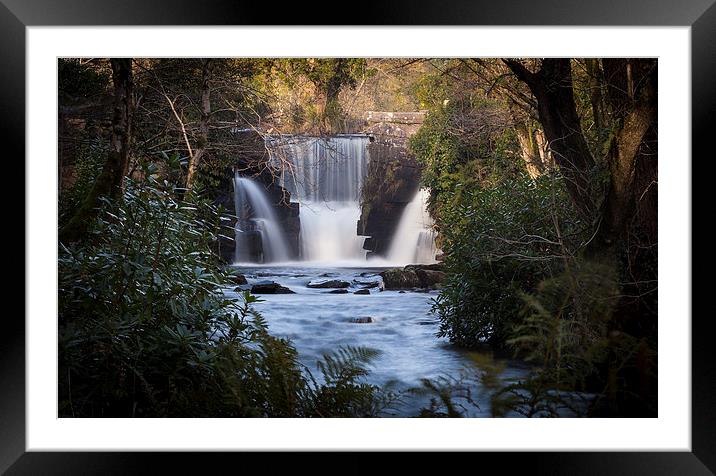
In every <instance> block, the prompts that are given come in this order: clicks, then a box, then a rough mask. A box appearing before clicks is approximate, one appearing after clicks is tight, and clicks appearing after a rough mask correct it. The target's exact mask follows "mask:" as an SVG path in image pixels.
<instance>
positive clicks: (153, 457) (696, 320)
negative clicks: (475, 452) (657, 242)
mask: <svg viewBox="0 0 716 476" xmlns="http://www.w3.org/2000/svg"><path fill="white" fill-rule="evenodd" d="M714 1H715V0H681V1H680V2H669V1H665V0H621V1H618V2H617V1H595V0H590V1H587V0H579V1H578V0H540V1H534V0H532V1H531V0H511V1H503V2H495V1H494V0H493V1H487V0H460V1H453V2H451V3H450V4H449V5H448V4H445V3H443V2H428V1H417V0H411V1H408V0H397V1H396V0H393V1H391V2H390V3H387V2H375V1H367V2H361V3H360V5H355V6H354V8H355V11H354V12H353V14H352V15H346V14H341V13H339V10H337V9H334V7H335V4H328V3H326V4H324V2H314V3H311V4H306V3H297V4H293V5H292V4H283V5H281V6H280V7H279V5H280V4H275V5H268V4H266V3H262V2H239V1H231V0H204V1H198V0H141V1H140V0H125V1H122V2H118V1H108V0H94V1H85V0H0V36H2V41H0V54H1V55H2V62H1V63H0V79H1V80H0V85H2V87H0V96H1V97H2V107H1V109H0V111H2V113H1V114H0V122H1V124H2V128H1V129H0V130H2V132H3V136H4V141H3V142H4V144H3V145H4V151H5V157H6V159H7V160H9V158H12V163H13V164H14V166H13V165H12V164H9V165H6V166H5V173H6V174H8V173H9V174H13V175H12V177H13V179H12V181H15V182H18V180H16V179H15V178H14V177H24V178H25V180H28V179H29V177H26V176H25V172H24V161H21V160H19V158H20V157H25V139H24V138H25V93H26V90H25V60H26V56H25V55H26V51H25V29H26V27H28V26H52V25H57V26H60V25H61V26H82V25H261V24H272V25H285V24H289V23H291V24H305V25H316V24H322V23H323V22H322V21H319V20H318V19H319V17H318V16H317V12H323V13H324V14H325V13H329V14H328V15H326V22H325V24H336V23H337V24H341V23H345V22H350V23H351V24H355V25H359V24H360V25H363V24H367V23H368V22H367V21H366V20H372V24H373V25H405V26H409V25H499V26H502V25H510V26H521V25H533V26H537V25H540V26H541V25H545V26H553V25H566V26H615V25H624V26H690V27H691V60H692V64H691V67H692V70H691V78H692V84H691V86H692V156H693V157H699V158H702V159H707V158H708V157H710V156H712V155H713V146H712V144H711V142H712V140H711V136H712V135H713V127H714V125H715V124H716V121H715V119H716V87H714V85H715V84H716V4H715V3H714ZM351 8H353V7H351ZM331 12H335V14H334V15H330V13H331ZM672 159H676V158H672ZM47 161H48V162H47V163H48V167H52V166H54V162H53V159H52V158H49V157H48V158H47ZM693 162H695V161H693V160H692V164H693ZM684 166H688V164H686V163H685V164H684ZM13 167H14V170H13ZM5 177H6V181H5V182H6V184H7V182H8V179H7V177H8V175H5ZM692 177H694V178H696V177H698V176H697V175H693V174H692ZM694 185H695V184H694ZM694 185H692V188H693V189H695V186H694ZM702 190H703V189H702ZM18 196H19V195H18ZM705 200H706V202H705V203H708V198H706V199H705ZM699 202H700V200H697V199H696V195H694V194H693V192H692V203H693V204H694V205H696V204H697V203H699ZM15 207H16V209H18V210H19V209H20V207H17V205H15ZM692 216H693V215H692ZM24 220H25V217H23V223H24ZM14 223H17V225H14V226H16V227H17V228H18V229H19V227H20V225H19V223H20V220H16V221H14ZM694 225H696V224H694ZM699 226H700V227H701V228H703V227H705V226H706V225H705V224H703V225H699ZM695 228H696V226H692V231H691V232H692V237H693V236H694V235H693V232H694V231H695ZM23 230H24V227H23ZM15 234H16V236H19V233H17V232H15ZM23 238H24V239H23V245H22V246H23V249H24V251H25V255H27V254H28V253H32V250H31V249H28V248H27V246H26V245H25V243H26V240H27V238H28V237H27V236H24V231H23ZM692 243H693V241H692ZM692 246H693V245H692ZM5 261H6V267H7V268H8V269H11V270H12V271H13V273H12V274H13V276H12V279H13V280H15V281H16V282H18V283H19V282H20V281H21V280H20V279H19V277H18V276H17V275H18V274H19V273H17V272H16V271H17V270H19V269H24V266H23V264H24V263H23V264H21V263H19V261H20V254H19V253H16V252H15V253H7V256H6V260H5ZM705 266H706V264H705V263H698V264H697V266H694V267H692V273H693V271H696V270H697V269H699V268H700V267H705ZM50 269H51V268H50ZM692 281H693V282H694V284H697V282H696V280H695V279H692ZM22 282H23V286H24V283H25V281H24V279H23V280H22ZM28 285H29V283H28ZM692 295H693V296H694V297H696V296H697V294H696V293H693V291H692ZM8 309H9V308H8ZM712 315H713V312H710V313H695V312H694V313H693V319H692V369H693V373H692V422H691V424H692V427H691V428H692V452H690V453H689V452H677V453H659V452H640V453H623V452H617V453H604V452H599V453H585V452H579V453H576V452H569V453H559V452H547V453H536V452H535V453H518V454H511V455H505V454H501V453H484V454H481V455H480V456H479V465H480V466H483V465H484V468H487V467H489V466H492V465H493V464H495V463H497V464H498V465H500V466H504V467H508V468H509V469H510V470H514V469H515V467H516V465H517V466H522V467H523V468H526V469H529V470H530V471H531V472H533V473H534V472H536V473H549V474H613V475H619V474H625V475H626V474H630V475H631V474H650V475H659V474H681V475H690V474H713V473H714V472H716V411H715V410H714V407H715V405H714V403H716V398H715V396H716V365H715V362H716V359H715V358H714V352H713V347H714V346H713V344H712V337H711V333H710V332H708V330H709V329H708V326H709V321H710V318H711V316H712ZM4 317H5V318H4V319H3V322H2V332H1V333H0V335H2V346H1V347H0V401H1V402H2V403H1V404H0V408H1V409H2V410H1V414H0V471H6V470H7V474H136V473H148V472H156V470H154V469H152V465H154V464H161V465H162V469H168V468H169V467H170V466H169V465H171V466H172V467H174V468H177V469H179V472H180V473H187V472H194V471H199V470H201V468H206V466H205V465H206V462H207V461H208V460H210V461H211V466H212V467H213V466H214V465H218V464H222V466H223V463H228V464H230V465H231V464H235V463H236V462H237V461H239V460H240V461H241V462H242V463H241V464H242V466H241V467H242V468H244V467H245V465H247V464H249V463H252V462H259V460H260V455H259V456H258V457H257V456H256V455H252V456H251V457H248V455H246V454H242V455H236V454H221V455H212V456H209V457H207V456H204V457H201V456H200V457H199V458H195V457H192V455H188V454H177V453H141V454H132V453H64V454H63V453H40V452H26V451H25V437H26V431H25V421H26V416H25V325H24V313H23V316H21V315H20V313H18V312H9V311H8V312H6V313H5V316H4ZM673 317H674V318H680V319H689V318H690V317H691V316H673ZM308 457H309V455H306V454H300V455H291V456H289V457H288V458H284V459H283V461H284V464H286V468H300V467H302V466H303V467H306V468H312V470H315V471H316V472H317V471H319V469H320V468H318V467H316V463H315V462H314V463H308V462H307V461H308ZM265 459H266V458H265V455H264V458H263V461H265ZM410 459H411V461H412V464H417V465H419V466H420V467H422V468H423V470H425V469H428V468H429V467H430V466H433V465H436V464H438V465H441V466H442V470H443V471H450V469H449V466H444V465H445V464H446V463H448V461H447V459H446V458H442V457H441V458H435V457H433V456H431V455H425V454H413V455H412V456H411V458H410ZM223 460H228V461H223ZM277 461H279V460H276V459H275V458H271V469H270V471H269V473H275V472H277V467H276V466H275V465H276V464H278V463H277ZM343 461H349V462H350V464H349V465H348V466H349V467H348V470H350V471H353V472H357V471H360V472H361V473H364V472H366V471H370V470H371V469H370V467H371V466H372V465H373V464H374V463H371V462H370V461H371V460H370V459H369V458H363V457H361V456H360V455H352V456H349V459H348V460H345V459H344V460H343ZM473 461H477V460H473ZM507 462H509V463H507ZM202 472H203V471H202Z"/></svg>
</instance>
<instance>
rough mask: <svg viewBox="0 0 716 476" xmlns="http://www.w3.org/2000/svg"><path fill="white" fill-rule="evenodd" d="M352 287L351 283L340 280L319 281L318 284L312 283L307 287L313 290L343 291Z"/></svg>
mask: <svg viewBox="0 0 716 476" xmlns="http://www.w3.org/2000/svg"><path fill="white" fill-rule="evenodd" d="M350 285H351V283H349V282H347V281H341V280H339V279H331V280H328V281H318V282H315V283H314V282H311V283H308V284H307V285H306V287H309V288H313V289H342V288H347V287H349V286H350Z"/></svg>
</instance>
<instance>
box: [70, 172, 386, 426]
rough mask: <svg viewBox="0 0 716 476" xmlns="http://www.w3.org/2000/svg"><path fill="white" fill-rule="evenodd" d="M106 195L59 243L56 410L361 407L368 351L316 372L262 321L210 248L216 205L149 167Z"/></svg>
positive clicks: (107, 413) (366, 404)
mask: <svg viewBox="0 0 716 476" xmlns="http://www.w3.org/2000/svg"><path fill="white" fill-rule="evenodd" d="M149 174H150V175H149V177H148V180H147V181H146V182H142V183H136V182H132V181H129V180H127V182H126V189H125V192H124V197H123V200H122V201H121V202H120V203H110V202H108V201H106V200H105V202H104V205H103V210H102V212H101V213H100V217H99V219H98V221H97V223H95V224H94V226H92V227H91V228H90V232H89V233H90V234H89V236H87V237H86V239H85V240H84V241H83V242H81V243H79V244H74V245H67V246H66V245H63V244H60V249H59V414H60V415H61V416H64V417H67V416H74V417H128V416H135V417H148V416H151V417H209V416H210V417H260V416H272V417H290V416H336V415H337V416H367V415H369V414H372V412H374V411H375V408H374V407H372V404H373V401H374V400H373V397H374V394H376V389H375V387H373V386H369V385H366V384H364V383H362V378H363V377H364V376H365V375H366V373H367V370H366V369H365V364H366V363H367V362H368V361H369V360H370V359H371V358H372V357H374V356H375V354H374V353H373V352H371V351H369V350H365V349H348V350H339V351H338V353H337V354H336V355H335V356H326V357H325V360H324V362H323V363H322V364H321V366H320V369H319V370H321V371H322V374H323V378H322V380H323V381H322V383H320V384H319V383H317V381H316V379H314V378H313V377H312V376H311V375H310V373H304V372H303V371H302V368H301V366H300V365H299V364H298V362H297V355H296V351H295V349H294V348H293V347H292V346H291V344H290V343H289V342H288V341H286V340H284V339H278V338H276V337H273V336H271V335H270V334H269V332H268V327H267V324H266V322H265V321H264V319H263V318H262V317H261V315H260V314H258V313H257V312H256V311H255V310H254V309H253V308H252V306H251V304H252V303H253V302H255V301H256V300H257V298H256V297H254V296H252V295H251V294H249V293H245V294H243V296H241V299H238V300H237V299H234V298H229V297H227V295H225V294H224V293H223V292H222V289H221V288H222V287H223V286H225V285H228V284H229V283H230V279H229V276H228V274H227V271H224V270H222V269H221V268H220V267H218V266H217V264H218V262H217V260H216V258H215V256H214V255H213V254H212V253H211V251H210V249H211V248H210V245H211V243H212V241H213V240H214V237H215V236H216V230H217V228H218V226H219V225H218V223H219V216H218V214H217V211H216V209H215V208H214V207H212V206H211V205H210V204H208V203H206V202H205V201H203V200H200V199H199V198H198V197H197V196H195V195H191V196H187V197H185V201H182V202H178V201H176V200H175V199H174V198H173V195H172V194H173V190H172V187H171V186H170V184H168V183H166V182H163V183H160V182H159V181H158V180H157V178H156V176H154V175H151V174H152V170H150V171H149Z"/></svg>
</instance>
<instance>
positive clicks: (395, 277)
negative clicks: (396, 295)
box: [380, 268, 420, 289]
mask: <svg viewBox="0 0 716 476" xmlns="http://www.w3.org/2000/svg"><path fill="white" fill-rule="evenodd" d="M380 276H381V277H382V278H383V284H384V285H385V289H412V288H419V287H420V279H419V278H418V275H417V274H416V273H415V271H414V270H406V269H404V268H392V269H388V270H385V271H383V272H382V273H380Z"/></svg>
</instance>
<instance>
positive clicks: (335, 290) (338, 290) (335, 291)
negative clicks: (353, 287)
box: [326, 289, 348, 294]
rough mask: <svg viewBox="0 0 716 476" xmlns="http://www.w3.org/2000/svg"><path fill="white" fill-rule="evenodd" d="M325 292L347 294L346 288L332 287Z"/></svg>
mask: <svg viewBox="0 0 716 476" xmlns="http://www.w3.org/2000/svg"><path fill="white" fill-rule="evenodd" d="M326 294H348V290H347V289H334V290H332V291H326Z"/></svg>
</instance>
